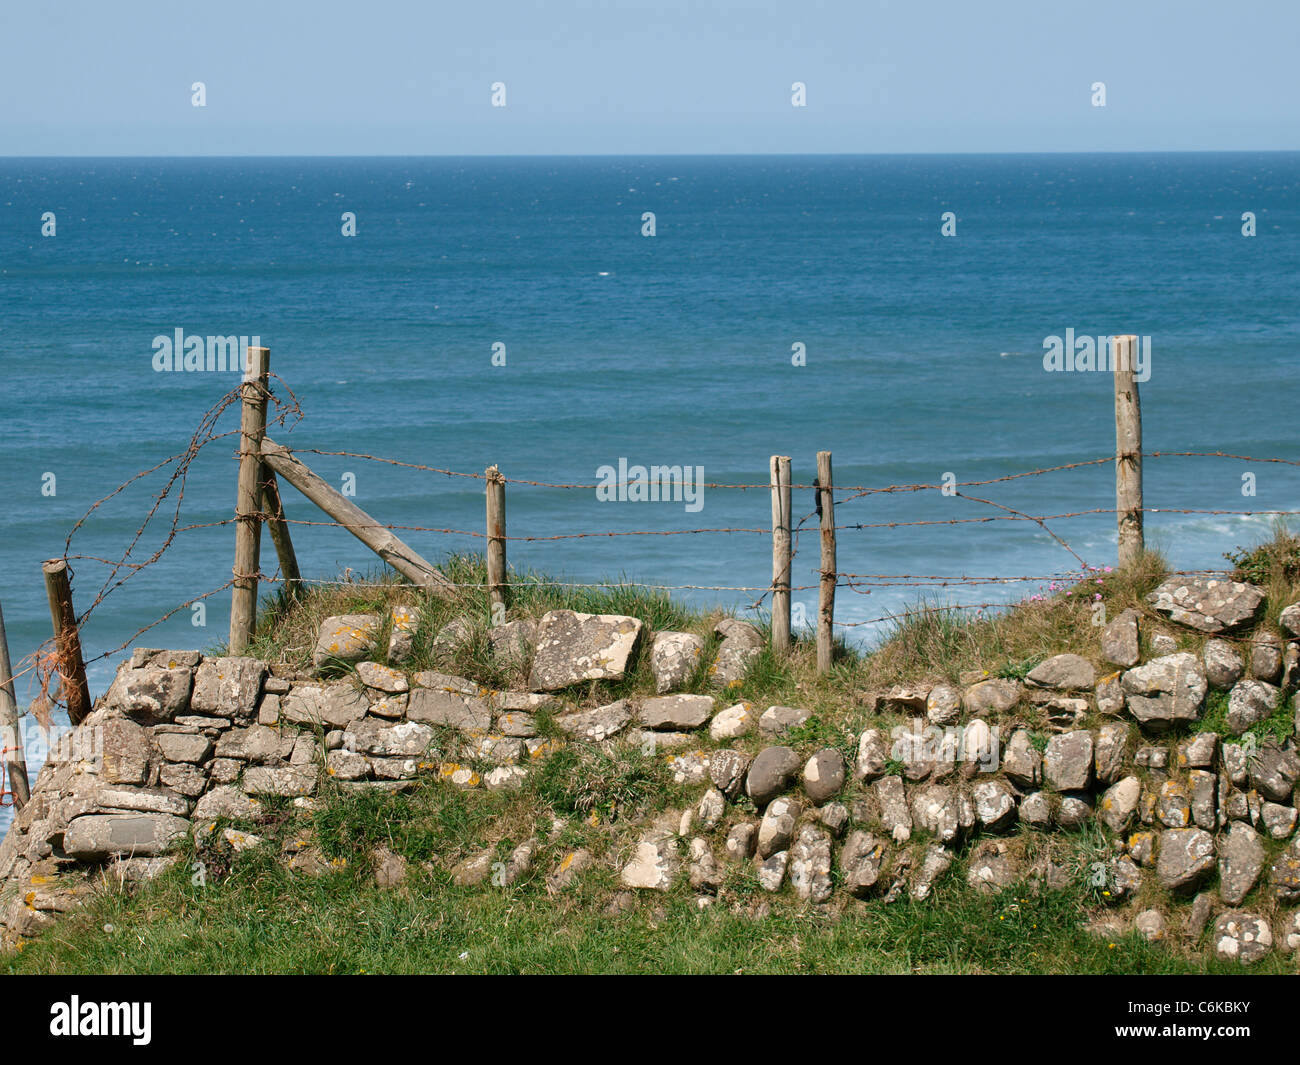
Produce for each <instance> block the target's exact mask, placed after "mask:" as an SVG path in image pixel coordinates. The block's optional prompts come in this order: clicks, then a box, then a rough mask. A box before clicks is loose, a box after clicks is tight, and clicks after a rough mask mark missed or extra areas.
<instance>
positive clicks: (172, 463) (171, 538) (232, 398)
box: [19, 373, 1300, 696]
mask: <svg viewBox="0 0 1300 1065" xmlns="http://www.w3.org/2000/svg"><path fill="white" fill-rule="evenodd" d="M272 378H274V379H275V380H276V381H278V382H280V384H281V385H282V386H283V390H284V392H285V394H286V398H283V399H281V398H279V397H277V395H276V394H275V393H273V392H272V391H271V389H270V379H272ZM245 384H247V382H241V384H240V385H239V386H237V387H236V388H234V389H232V390H230V391H229V392H227V393H226V394H224V395H223V396H221V397H220V399H218V400H217V401H216V402H215V403H213V404H212V406H210V407H209V408H208V409H207V410H206V411H205V412H204V413H203V415H202V417H201V418H200V420H199V423H198V426H197V427H196V429H195V431H194V433H193V434H192V435H191V438H190V440H189V442H188V443H187V445H186V447H185V448H184V449H182V450H180V451H178V452H176V453H175V454H173V455H170V456H168V457H167V458H165V459H163V460H161V461H160V462H158V463H155V464H153V465H152V466H150V467H148V468H147V469H144V470H142V471H141V472H139V473H137V474H135V475H133V476H132V477H130V478H128V479H127V480H126V481H124V482H123V483H122V484H121V485H119V486H118V487H117V488H115V489H114V490H113V491H112V492H110V493H108V494H107V495H105V496H103V497H102V498H100V499H98V500H96V501H95V502H94V503H92V504H91V505H90V506H89V507H88V508H87V510H86V511H85V512H84V513H83V514H82V515H81V517H80V518H79V519H78V520H77V521H76V523H74V525H73V526H72V528H71V530H70V531H69V533H68V535H67V537H66V539H65V542H64V555H63V558H64V559H65V560H67V561H69V562H71V561H77V562H78V563H81V562H86V563H93V564H96V565H102V566H104V567H106V568H107V570H108V572H107V574H106V576H105V577H104V580H103V583H102V584H101V585H100V587H99V589H98V591H97V592H96V594H95V595H94V597H93V599H92V601H91V602H90V604H89V605H88V606H87V607H86V608H85V609H84V610H83V611H82V612H81V614H80V615H79V618H78V624H79V625H81V624H84V623H85V622H86V620H87V619H88V618H89V617H90V616H91V614H92V613H93V612H94V611H95V610H96V609H97V608H98V607H99V606H100V605H101V604H102V603H103V602H104V601H105V600H106V599H107V598H108V596H109V595H111V594H112V593H113V592H114V591H116V590H117V589H118V588H120V587H122V586H123V585H125V584H126V583H127V582H128V581H129V580H131V579H132V578H133V577H134V576H135V575H137V574H138V573H140V572H141V571H143V570H145V569H147V568H148V567H149V566H151V565H154V564H155V563H157V562H158V561H159V560H160V559H161V558H162V557H163V555H164V554H165V553H166V552H167V551H168V549H169V548H170V547H171V546H172V545H173V544H174V542H175V541H176V539H177V538H178V537H179V536H180V535H181V534H182V533H187V532H192V531H197V530H201V529H212V528H220V527H222V526H225V525H231V524H235V523H237V522H238V521H239V520H240V519H239V518H238V517H237V516H235V517H228V518H219V519H214V520H211V521H202V522H190V523H182V519H181V515H182V509H183V504H184V501H185V492H186V487H187V481H188V477H189V473H190V470H191V467H192V465H193V463H194V461H195V460H196V458H197V457H198V456H199V454H200V453H202V451H203V450H204V449H205V448H207V447H208V446H209V445H211V444H213V443H215V442H217V441H219V440H223V439H225V438H227V437H232V436H235V437H237V436H239V435H240V430H239V429H232V430H226V431H218V425H219V422H220V420H221V417H222V416H223V415H224V414H225V412H226V411H227V410H228V409H229V408H230V407H232V406H234V405H235V404H237V403H239V402H240V401H241V398H242V397H241V392H242V389H243V387H244V385H245ZM263 391H264V393H265V399H266V402H267V404H268V406H269V407H272V408H273V410H274V415H273V416H272V417H270V418H268V421H267V425H268V428H269V427H272V426H283V425H286V424H289V420H290V419H291V418H292V419H294V420H295V421H297V420H301V418H302V416H303V415H302V411H301V408H300V406H299V403H298V399H297V396H296V395H295V394H294V393H293V390H292V389H290V388H289V387H288V385H287V384H286V383H285V382H284V381H283V378H281V377H280V376H279V375H277V374H274V373H272V374H268V383H267V385H266V386H265V387H264V389H263ZM286 450H288V451H289V453H290V454H294V453H306V454H316V455H322V456H337V457H346V458H354V459H359V460H363V461H371V462H378V463H384V464H387V465H391V466H395V467H401V468H406V469H413V470H417V471H422V472H429V473H434V474H438V475H441V476H447V477H453V478H463V479H468V480H477V481H483V480H485V479H486V475H485V474H484V473H471V472H464V471H457V470H451V469H446V468H441V467H435V466H430V465H425V464H422V463H415V462H407V461H403V460H399V459H391V458H385V457H381V456H375V455H369V454H365V453H362V452H355V451H343V450H326V449H320V448H297V449H294V448H288V449H286ZM235 454H236V455H239V454H242V452H241V451H239V450H236V452H235ZM1142 457H1143V458H1144V459H1158V458H1167V457H1184V458H1216V459H1227V460H1233V461H1240V462H1248V463H1260V464H1264V463H1276V464H1283V465H1289V466H1300V461H1297V460H1291V459H1278V458H1258V457H1254V456H1247V455H1237V454H1232V453H1228V452H1223V451H1149V452H1143V453H1142ZM1115 461H1116V459H1115V456H1114V455H1106V456H1104V457H1102V458H1096V459H1087V460H1080V461H1077V462H1069V463H1062V464H1058V465H1054V466H1046V467H1041V468H1038V469H1033V470H1023V471H1019V472H1016V473H1009V474H1004V475H1001V476H997V477H991V478H986V479H982V480H969V481H944V482H939V483H932V484H929V483H904V484H891V485H882V486H872V485H833V486H831V489H832V491H833V492H834V493H836V494H837V495H839V497H838V498H834V499H833V503H834V505H835V506H841V505H844V504H846V503H851V502H853V501H854V500H857V499H861V498H864V497H870V496H877V495H887V494H895V493H916V492H925V491H941V492H943V494H944V495H945V496H949V497H954V498H959V499H964V500H966V501H967V502H970V503H975V504H979V505H980V506H986V507H990V508H994V509H996V510H998V511H1000V512H1001V513H998V514H990V515H980V516H970V517H958V518H945V519H937V518H936V519H915V520H906V521H881V522H856V523H842V524H839V523H837V524H833V525H832V528H833V529H834V530H835V531H837V532H843V531H864V530H871V529H902V528H915V527H926V526H938V525H966V524H985V523H991V522H998V521H1018V522H1030V523H1032V524H1034V525H1036V526H1038V528H1039V529H1040V530H1041V531H1042V532H1043V533H1044V534H1046V535H1047V536H1049V537H1051V538H1052V539H1053V540H1055V541H1056V542H1057V543H1058V544H1059V545H1060V546H1061V547H1062V548H1063V549H1064V550H1066V551H1067V552H1069V554H1070V555H1071V556H1072V557H1073V558H1074V560H1075V561H1076V562H1077V563H1078V564H1079V566H1080V567H1081V568H1080V569H1077V570H1070V571H1068V572H1060V573H1052V574H1046V575H1019V576H1014V575H1013V576H1005V575H1001V576H999V575H971V574H879V573H871V574H868V573H853V572H845V571H841V572H837V573H836V574H835V577H836V584H837V587H838V588H843V589H845V590H847V591H852V592H854V593H855V594H858V595H870V594H872V591H873V590H874V589H884V588H919V589H924V588H948V587H977V586H985V587H989V586H993V587H996V586H1011V585H1021V584H1033V583H1038V584H1040V585H1052V586H1054V585H1055V584H1056V583H1058V582H1059V583H1061V584H1063V585H1068V584H1070V583H1072V582H1083V581H1086V580H1088V579H1090V578H1093V577H1096V576H1100V575H1101V574H1102V573H1103V571H1102V570H1101V569H1100V568H1099V567H1093V566H1090V565H1089V564H1088V563H1086V562H1085V561H1084V559H1083V558H1082V557H1081V556H1080V555H1079V554H1078V553H1077V552H1076V551H1075V550H1074V549H1073V548H1072V547H1071V546H1070V544H1069V543H1068V542H1067V541H1066V540H1065V539H1064V538H1063V537H1061V536H1060V535H1059V534H1058V533H1057V532H1056V531H1054V530H1053V529H1052V528H1050V527H1049V526H1048V524H1047V523H1048V522H1057V521H1064V520H1070V519H1075V518H1082V517H1088V516H1096V515H1102V514H1115V513H1116V511H1115V508H1113V507H1096V508H1091V509H1085V510H1076V511H1069V512H1063V513H1057V514H1033V513H1029V512H1026V511H1023V510H1018V509H1016V508H1014V507H1011V506H1009V505H1007V504H1005V503H1002V502H999V501H997V500H993V499H989V498H985V497H982V496H977V495H973V494H971V493H969V492H964V491H959V490H958V489H963V488H976V487H981V486H989V485H997V484H1003V483H1007V482H1011V481H1016V480H1021V479H1024V478H1029V477H1038V476H1042V475H1045V474H1048V473H1057V472H1064V471H1069V470H1077V469H1083V468H1089V467H1095V466H1103V465H1108V464H1110V463H1112V462H1115ZM162 470H167V471H168V476H167V480H166V482H165V483H164V484H163V486H162V488H161V490H160V491H158V492H157V494H156V495H155V496H154V497H153V501H152V503H151V505H150V506H149V508H148V510H147V512H146V514H145V518H144V521H143V522H142V523H141V524H140V526H139V527H138V528H137V529H136V530H135V532H134V533H133V535H132V536H131V538H130V540H129V541H128V543H127V545H126V547H125V549H124V550H123V552H122V553H121V555H120V556H118V557H116V558H109V557H103V556H98V555H92V554H75V553H73V552H72V551H71V547H72V542H73V538H74V537H75V536H76V535H77V533H78V532H79V531H80V530H82V528H83V527H84V526H85V525H86V523H87V522H88V521H89V519H90V518H91V516H92V515H93V514H94V512H95V511H96V510H97V509H98V508H99V507H101V506H102V505H103V504H105V503H107V502H108V501H109V500H111V499H113V498H115V497H116V496H118V495H120V494H121V493H122V492H124V491H126V490H127V489H128V488H129V487H131V486H132V485H134V484H136V483H137V482H140V481H142V480H143V479H145V478H147V477H149V476H150V475H152V474H155V473H157V472H159V471H162ZM503 480H504V481H505V482H506V483H507V484H514V485H520V486H527V487H540V488H549V489H564V490H594V489H598V488H620V487H628V486H630V485H641V484H644V483H645V482H644V481H643V480H632V481H612V482H611V481H605V482H599V483H563V482H550V481H540V480H528V479H524V478H503ZM693 487H695V488H699V489H704V488H708V489H715V490H717V489H734V490H739V491H753V490H768V491H770V490H771V488H772V485H771V483H770V481H766V480H765V481H761V482H752V483H748V482H742V483H724V482H706V483H702V484H698V485H694V486H693ZM790 487H791V490H792V491H794V490H796V489H797V490H807V489H816V488H818V487H820V486H818V485H817V484H816V483H813V484H793V485H791V486H790ZM841 493H848V494H846V495H845V494H841ZM169 501H170V504H171V505H170V506H169V507H168V508H167V510H166V511H164V506H165V504H167V503H168V502H169ZM1142 511H1143V513H1147V514H1183V515H1212V516H1251V517H1260V516H1278V517H1281V516H1292V515H1295V514H1297V513H1300V511H1295V510H1227V509H1199V508H1177V507H1143V508H1142ZM163 513H167V514H168V518H167V520H166V522H165V531H164V533H163V538H162V543H161V545H160V546H158V547H157V548H156V549H155V550H154V551H153V552H152V553H151V554H150V555H148V556H147V557H145V558H143V559H135V558H133V557H132V555H133V552H135V551H136V550H137V549H138V547H139V544H140V542H141V541H142V539H143V538H144V536H145V535H146V532H147V531H148V530H149V528H150V526H151V525H152V524H153V523H154V522H155V520H156V519H157V518H158V517H159V516H160V515H161V514H163ZM816 513H817V511H816V510H814V511H810V512H809V513H807V514H805V515H804V516H803V517H801V518H800V519H799V521H798V522H797V523H796V524H795V525H794V526H793V527H792V529H791V554H790V566H791V572H792V573H793V572H794V566H795V560H796V559H797V558H798V555H799V546H800V535H801V534H802V533H804V532H819V531H820V528H819V526H808V527H805V526H807V523H808V522H809V520H810V519H811V518H813V517H814V516H815V515H816ZM277 518H278V520H280V521H283V522H284V523H285V524H286V525H301V526H334V527H338V528H344V529H349V530H353V531H355V530H357V529H362V528H365V529H386V530H390V531H392V530H401V531H411V532H422V533H430V534H436V535H448V536H464V537H467V538H472V539H488V538H490V537H489V534H488V533H487V532H486V531H484V530H476V529H456V528H439V527H433V526H422V525H415V524H401V523H392V524H390V523H385V522H380V521H369V522H366V523H361V524H348V523H346V522H340V521H336V520H324V521H322V520H311V519H303V518H287V517H284V515H283V514H282V513H281V514H279V515H277ZM254 520H256V521H264V520H265V516H264V515H261V514H258V515H256V516H255V517H254ZM735 534H746V535H759V536H770V535H771V534H772V530H771V529H770V528H765V527H757V528H754V527H737V526H727V527H706V528H695V529H633V530H609V529H607V530H600V531H586V532H581V531H580V532H565V533H555V534H549V535H525V536H520V535H511V536H504V537H501V539H504V540H507V541H513V542H516V543H542V542H553V541H561V540H581V539H591V538H597V537H608V538H621V537H630V536H700V535H735ZM810 572H811V573H813V574H816V575H817V576H818V577H820V575H821V571H820V569H817V568H814V569H812V570H811V571H810ZM1216 572H1220V571H1217V570H1180V571H1175V573H1176V574H1179V575H1193V574H1194V575H1205V574H1210V573H1216ZM241 577H256V578H257V579H258V580H259V581H265V582H267V583H268V584H277V583H284V578H283V576H282V575H280V574H279V571H278V570H277V571H276V573H275V574H271V575H268V574H266V573H263V572H260V571H259V572H257V573H252V574H236V575H235V576H234V577H233V578H232V579H231V580H229V581H227V582H226V583H225V584H223V585H221V586H220V587H217V588H214V589H212V590H210V591H207V592H204V593H202V594H201V595H196V596H194V597H192V598H190V599H187V600H186V601H185V602H183V603H181V604H180V605H178V606H176V607H175V608H173V609H172V610H169V611H168V612H167V613H166V614H164V615H162V616H161V617H160V618H158V619H157V620H155V621H153V622H151V623H150V624H148V625H145V626H142V627H141V628H139V629H138V630H136V632H135V633H134V634H133V635H132V636H131V637H130V638H128V639H127V640H125V641H124V642H122V643H121V644H119V645H118V646H116V647H114V648H112V649H110V650H107V651H104V652H101V653H100V654H98V655H96V656H94V657H93V658H91V659H89V660H88V663H93V662H97V661H100V660H103V659H106V658H109V657H111V656H113V655H116V654H118V653H119V652H121V651H123V650H125V649H126V648H128V647H130V646H131V645H132V644H133V643H134V642H135V640H137V639H138V638H139V637H140V636H142V635H143V634H144V633H146V632H149V631H150V630H151V629H154V628H156V627H157V626H158V625H161V624H163V623H164V622H165V621H167V620H168V619H170V618H171V617H173V616H175V615H176V614H177V613H179V612H180V611H182V610H185V609H187V608H189V607H192V606H193V605H194V604H195V603H198V602H201V601H203V600H206V599H208V598H211V597H212V596H214V595H217V594H219V593H221V592H223V591H226V590H228V589H230V588H231V587H233V586H234V585H235V583H236V582H237V581H238V580H239V579H240V578H241ZM297 583H299V584H303V585H311V586H318V587H331V586H332V587H341V586H347V585H350V584H354V583H356V582H355V581H353V580H352V579H351V578H350V576H349V578H348V579H337V578H336V579H313V578H298V580H297ZM451 583H452V586H453V587H455V588H457V589H466V590H470V589H479V590H485V589H487V588H488V587H489V585H488V583H487V582H486V581H484V582H454V581H453V582H451ZM512 583H516V584H518V585H520V586H523V587H542V588H572V589H602V588H610V587H631V588H642V589H647V590H656V591H664V592H676V591H691V592H695V591H700V592H720V593H746V594H748V593H759V595H758V598H757V599H756V600H755V601H754V602H753V603H752V604H751V605H750V607H749V608H748V609H750V610H757V609H758V608H759V606H760V605H761V604H763V603H764V601H765V600H766V599H767V598H768V597H769V596H770V595H771V594H772V592H773V590H774V585H773V584H764V585H707V584H665V583H658V582H648V581H628V580H618V581H609V580H605V581H587V582H583V581H562V580H543V579H540V578H530V577H520V576H518V575H515V576H513V577H512ZM819 587H820V581H818V582H816V583H811V584H801V585H792V586H790V588H789V591H790V592H791V593H796V592H799V593H802V592H810V591H814V590H817V589H818V588H819ZM1053 590H1054V591H1055V590H1057V589H1055V588H1054V587H1053ZM1009 605H1010V604H1009V603H1008V602H1006V601H996V602H986V603H955V604H942V605H931V606H925V605H918V606H916V607H911V608H906V609H904V610H903V611H901V612H896V613H890V614H882V615H880V616H878V617H873V618H867V619H863V620H858V621H836V622H834V624H835V625H837V626H839V627H840V628H844V629H850V628H859V627H862V626H868V625H875V624H880V623H882V622H886V621H890V620H897V619H899V618H907V617H912V616H915V615H916V614H918V613H921V614H925V613H931V612H937V611H969V610H992V609H1002V608H1006V607H1007V606H1009ZM29 660H30V664H29V665H27V668H25V669H24V670H23V671H22V673H20V674H19V675H20V676H21V675H22V674H24V673H29V672H31V673H35V674H36V676H37V677H38V678H39V679H40V683H41V687H42V690H43V691H48V689H49V686H50V684H51V680H50V672H51V671H52V670H53V671H54V673H55V674H57V672H58V668H57V667H58V665H59V663H58V661H57V652H50V651H48V650H46V649H45V645H42V650H40V651H38V652H36V653H34V654H33V655H32V656H29ZM27 661H28V660H24V662H27ZM54 694H55V695H56V696H57V690H56V691H55V693H54Z"/></svg>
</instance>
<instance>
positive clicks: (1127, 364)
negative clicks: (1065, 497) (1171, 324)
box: [1111, 336, 1143, 567]
mask: <svg viewBox="0 0 1300 1065" xmlns="http://www.w3.org/2000/svg"><path fill="white" fill-rule="evenodd" d="M1137 345H1138V338H1137V337H1135V336H1117V337H1112V338H1111V360H1112V363H1113V365H1114V370H1115V517H1116V521H1117V522H1118V525H1119V564H1120V566H1121V567H1124V566H1128V565H1130V564H1131V563H1133V562H1136V561H1137V559H1138V558H1139V557H1140V556H1141V554H1142V549H1143V537H1142V407H1141V404H1140V402H1139V399H1138V383H1137V378H1136V375H1135V373H1134V371H1135V369H1136V365H1137V363H1136V358H1137Z"/></svg>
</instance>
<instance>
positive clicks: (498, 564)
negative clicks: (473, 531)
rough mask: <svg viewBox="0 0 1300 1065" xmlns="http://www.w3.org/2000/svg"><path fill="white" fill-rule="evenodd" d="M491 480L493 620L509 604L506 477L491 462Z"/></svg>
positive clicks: (489, 573) (489, 566) (489, 520)
mask: <svg viewBox="0 0 1300 1065" xmlns="http://www.w3.org/2000/svg"><path fill="white" fill-rule="evenodd" d="M486 480H487V583H488V604H489V606H490V608H491V611H492V624H493V625H495V624H497V621H498V617H497V615H498V614H500V615H501V620H504V618H505V608H506V479H505V478H504V477H502V476H501V471H500V470H499V469H497V468H496V467H495V466H489V467H488V468H487V473H486Z"/></svg>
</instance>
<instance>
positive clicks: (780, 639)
mask: <svg viewBox="0 0 1300 1065" xmlns="http://www.w3.org/2000/svg"><path fill="white" fill-rule="evenodd" d="M769 469H770V472H771V475H772V650H773V651H776V652H778V653H780V654H784V653H785V652H786V651H789V650H790V457H789V456H788V455H773V456H772V458H771V461H770V463H769Z"/></svg>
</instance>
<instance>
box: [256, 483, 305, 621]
mask: <svg viewBox="0 0 1300 1065" xmlns="http://www.w3.org/2000/svg"><path fill="white" fill-rule="evenodd" d="M261 492H262V495H261V501H260V504H259V505H260V507H261V511H262V516H263V518H264V519H265V521H266V527H267V530H268V531H269V532H270V534H271V542H272V543H273V544H275V556H276V558H278V559H279V560H280V576H281V577H282V578H284V591H285V595H287V596H288V598H289V599H290V600H293V599H297V598H298V595H299V594H300V593H301V592H302V574H301V573H300V572H299V571H298V556H297V555H296V554H294V550H293V540H292V539H290V537H289V523H288V522H287V521H285V518H284V500H282V499H281V498H280V485H279V482H277V481H276V479H275V473H274V472H273V471H272V469H271V467H270V466H268V465H266V463H263V464H262V482H261Z"/></svg>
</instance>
